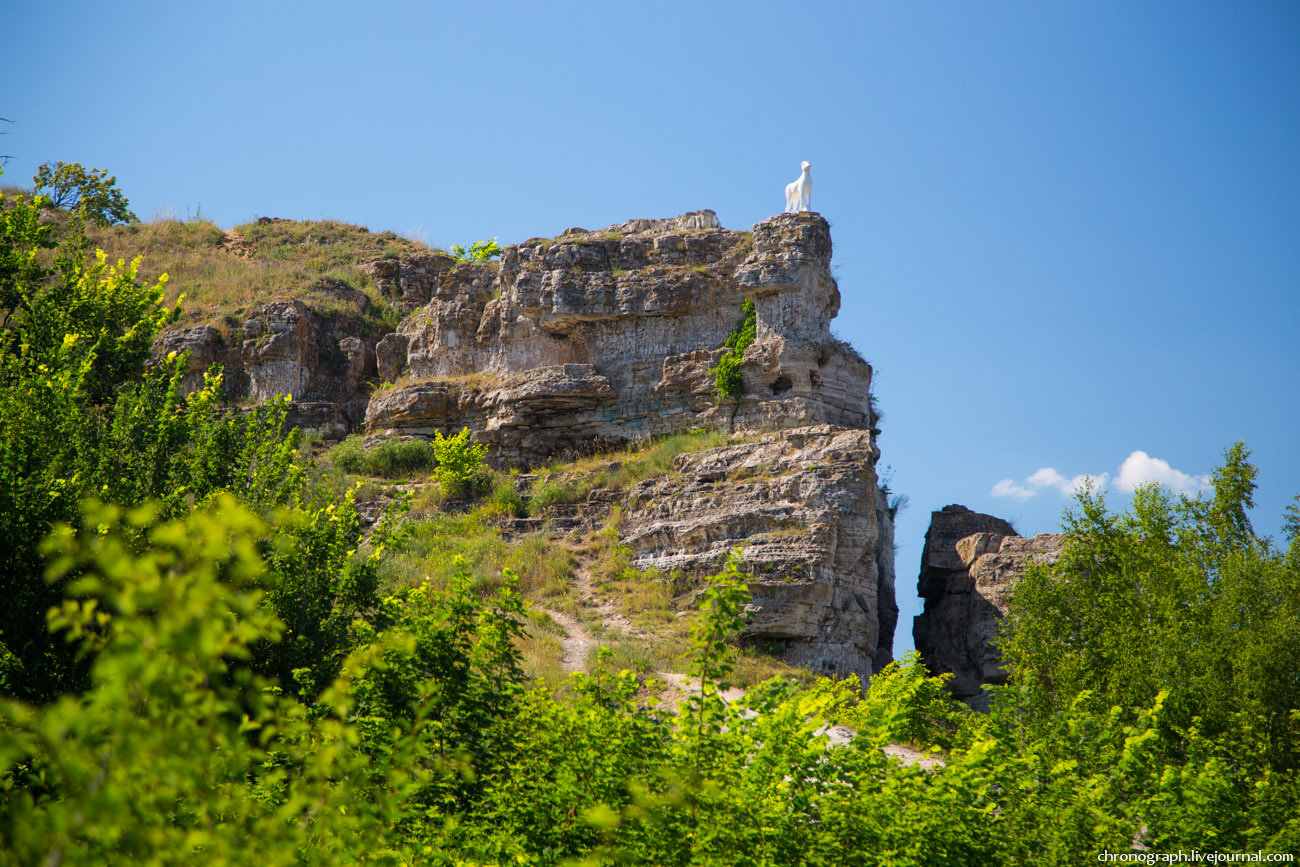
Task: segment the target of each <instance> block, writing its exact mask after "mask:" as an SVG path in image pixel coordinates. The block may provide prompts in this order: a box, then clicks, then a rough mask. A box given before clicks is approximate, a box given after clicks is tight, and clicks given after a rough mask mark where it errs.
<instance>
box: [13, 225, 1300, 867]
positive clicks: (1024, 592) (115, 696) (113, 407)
mask: <svg viewBox="0 0 1300 867" xmlns="http://www.w3.org/2000/svg"><path fill="white" fill-rule="evenodd" d="M42 219H43V217H42V215H40V214H39V213H38V212H37V209H36V208H34V207H31V206H29V205H26V204H24V203H23V202H21V201H16V202H13V203H6V206H5V208H3V209H0V229H2V231H0V292H2V293H3V296H2V297H3V303H4V304H5V310H4V320H3V321H4V327H3V328H0V385H2V386H3V387H0V434H2V435H0V523H3V524H4V526H5V527H6V528H7V539H6V542H7V544H6V545H5V546H3V547H0V596H2V597H3V598H4V599H5V600H6V602H7V604H6V605H5V606H4V607H2V608H0V779H2V780H3V786H0V855H3V858H4V860H5V861H6V863H8V862H9V861H13V862H14V863H23V864H25V863H50V864H65V863H66V864H82V863H85V864H92V863H119V862H121V863H190V862H192V861H194V860H195V859H196V858H199V859H201V860H203V861H205V862H211V863H226V864H259V865H261V864H268V863H274V864H281V863H282V864H291V863H304V862H305V863H320V864H352V863H359V862H361V863H365V862H371V863H376V864H385V865H397V864H416V863H444V864H449V865H450V864H457V865H487V864H498V865H500V864H538V865H548V867H550V865H557V867H558V865H561V864H573V863H611V864H614V863H653V864H677V865H694V864H707V865H714V864H727V865H731V864H735V865H741V864H768V865H784V864H793V863H818V864H858V863H862V864H881V865H897V864H934V863H959V864H981V865H983V864H996V865H1012V864H1024V863H1029V862H1031V861H1032V862H1038V863H1048V864H1062V865H1064V864H1076V863H1081V862H1082V861H1084V860H1090V859H1092V858H1095V857H1097V855H1098V853H1102V854H1104V853H1106V852H1111V853H1119V854H1121V855H1126V856H1130V857H1129V858H1128V859H1127V860H1151V856H1153V855H1160V856H1166V855H1168V857H1174V853H1181V852H1184V851H1185V850H1187V849H1189V848H1196V847H1211V846H1212V847H1214V851H1216V852H1217V853H1219V854H1222V853H1224V852H1237V851H1251V852H1256V853H1259V852H1268V853H1280V852H1288V851H1291V850H1293V849H1295V848H1296V847H1297V846H1300V820H1297V819H1296V816H1297V815H1298V814H1297V811H1296V809H1295V808H1296V804H1297V803H1298V802H1300V799H1298V796H1300V782H1298V778H1297V772H1296V768H1297V756H1298V755H1300V748H1297V744H1298V743H1300V732H1298V731H1297V729H1296V726H1295V720H1296V713H1297V711H1296V708H1297V706H1300V701H1298V696H1300V684H1298V683H1297V681H1296V679H1295V677H1294V673H1295V671H1296V669H1297V666H1298V665H1300V641H1298V640H1297V635H1300V631H1298V630H1297V625H1300V586H1297V583H1296V581H1297V576H1300V521H1298V520H1296V517H1297V516H1296V515H1292V516H1291V523H1290V524H1289V525H1288V526H1290V527H1291V530H1290V531H1289V536H1288V538H1287V541H1286V544H1285V546H1278V545H1275V544H1274V543H1272V542H1271V540H1267V539H1261V538H1260V537H1258V536H1257V535H1256V534H1255V533H1254V531H1253V529H1252V528H1251V526H1250V522H1249V519H1248V518H1247V515H1246V509H1247V508H1248V507H1249V505H1250V501H1251V496H1252V492H1253V490H1254V478H1255V473H1256V471H1255V469H1254V467H1253V466H1252V465H1251V464H1250V463H1249V461H1248V459H1247V458H1248V452H1247V451H1246V449H1245V448H1244V446H1242V445H1240V444H1239V445H1237V446H1234V447H1233V448H1232V449H1230V450H1229V451H1228V452H1227V453H1226V454H1225V461H1224V464H1223V466H1222V467H1221V468H1220V469H1219V470H1217V471H1216V472H1215V475H1214V477H1213V479H1212V486H1213V489H1214V496H1213V498H1206V499H1196V500H1190V499H1187V498H1181V499H1178V500H1175V499H1174V498H1172V497H1171V496H1170V495H1168V494H1167V493H1165V492H1162V491H1160V490H1159V489H1155V488H1151V489H1146V490H1143V491H1140V492H1139V493H1138V495H1137V496H1136V497H1135V507H1134V509H1133V510H1132V511H1131V512H1130V513H1126V514H1121V515H1114V514H1112V513H1110V512H1108V511H1107V509H1106V506H1105V504H1104V502H1103V501H1102V500H1101V499H1100V497H1094V498H1089V497H1085V498H1082V499H1081V500H1080V505H1079V511H1078V512H1076V513H1073V514H1071V515H1070V516H1069V517H1068V518H1067V526H1066V528H1065V529H1066V533H1065V534H1063V535H1062V536H1057V537H1051V538H1045V537H1042V536H1040V537H1035V538H1033V539H1021V538H1020V537H1018V536H1016V535H1015V534H1014V532H1013V530H1012V528H1011V527H1010V526H1009V525H1007V524H1006V523H1005V522H1003V521H1000V520H999V519H997V518H994V517H992V516H987V515H979V514H976V513H973V512H970V511H969V510H966V509H963V508H961V507H957V506H952V507H949V508H947V509H945V510H943V511H942V512H936V513H935V516H934V520H933V522H932V525H931V532H930V534H929V535H928V537H927V546H926V553H925V558H924V563H923V571H922V574H921V580H920V584H921V592H922V593H923V594H924V595H925V596H926V599H927V606H926V614H925V618H926V619H925V620H924V622H923V623H920V624H918V626H921V627H922V629H920V630H918V638H920V637H925V638H927V639H928V640H929V642H930V644H931V645H932V646H933V648H934V651H935V652H936V653H941V654H946V655H947V657H948V662H947V663H946V664H947V665H948V666H949V669H950V670H951V671H952V672H953V673H954V674H955V675H956V677H954V678H948V679H944V678H935V677H931V676H929V675H928V673H927V671H926V667H925V665H923V664H922V662H921V660H919V659H918V658H917V657H916V656H915V655H909V657H907V658H905V659H902V660H899V661H896V662H891V661H890V648H891V645H892V635H893V630H894V628H895V625H896V619H897V610H896V608H895V607H894V604H893V603H894V588H895V584H896V581H895V577H894V564H893V544H892V533H893V511H894V509H895V508H896V505H897V501H896V500H893V501H891V499H890V497H889V495H888V493H887V492H886V491H885V490H884V489H883V488H882V487H881V486H880V484H879V482H878V479H877V477H876V473H875V466H876V463H877V461H878V460H879V458H880V448H879V445H878V441H877V440H878V437H879V436H880V435H881V432H882V431H881V427H880V413H879V412H878V410H877V408H876V407H875V405H874V401H873V400H872V398H871V390H870V379H871V368H870V366H869V365H867V364H866V362H865V361H863V360H862V359H861V358H860V357H859V356H858V355H857V353H856V351H855V350H853V349H852V348H851V347H849V346H848V345H847V344H844V343H843V342H842V341H838V340H835V339H834V338H832V337H830V335H829V331H828V325H829V321H830V319H831V318H832V317H833V316H834V314H835V312H836V310H837V308H838V287H837V286H836V285H835V283H834V281H833V279H832V278H831V276H830V268H829V261H830V236H829V230H828V227H827V225H826V223H825V221H824V220H822V219H821V218H820V217H819V216H817V215H815V214H787V215H781V216H778V217H774V218H771V219H769V220H765V221H762V222H761V223H759V224H757V225H755V226H754V227H753V229H752V230H751V231H748V232H730V231H728V230H724V229H722V228H721V227H719V226H717V225H716V220H715V219H713V218H712V217H711V215H710V214H709V212H697V213H695V214H687V215H683V216H682V217H677V218H671V219H668V220H636V221H630V222H629V223H626V224H620V225H619V226H615V227H610V228H609V229H605V230H601V231H598V232H585V231H582V230H570V231H569V232H566V233H565V234H563V235H562V236H560V237H559V238H557V239H551V240H550V241H546V240H539V239H530V240H529V241H526V242H524V243H523V244H520V245H512V246H509V247H507V248H506V249H505V251H504V254H503V256H502V262H501V263H500V264H499V265H496V264H488V263H481V262H479V263H472V262H471V263H458V262H454V261H452V260H451V259H450V258H449V257H447V256H444V255H441V254H437V253H430V252H424V251H414V252H397V253H396V254H395V255H394V256H393V257H391V258H384V257H383V256H382V255H381V256H379V257H378V258H374V259H370V260H368V261H367V262H365V263H364V264H362V265H360V266H359V268H358V269H357V270H355V271H353V272H351V273H353V277H352V278H350V279H354V280H355V281H357V283H356V284H347V283H344V282H343V280H344V276H346V273H347V272H346V269H347V267H351V266H340V267H343V268H344V271H343V272H340V273H343V274H344V276H340V277H338V282H336V283H331V284H329V285H328V286H326V285H325V284H322V283H320V282H319V281H318V280H316V279H315V277H314V276H308V278H307V279H308V280H309V281H311V282H309V283H308V285H307V286H306V287H304V288H305V289H306V290H309V291H307V292H305V293H304V294H297V292H296V290H295V289H293V288H292V287H290V288H289V289H287V290H285V293H284V294H277V293H279V290H274V291H272V290H267V291H268V292H269V293H271V294H267V295H264V296H260V297H259V298H258V300H257V302H256V303H253V302H249V303H246V304H242V305H240V306H239V307H236V308H234V309H231V310H230V311H229V312H228V314H223V317H222V318H221V319H219V320H212V319H207V320H204V319H199V320H194V319H190V320H187V321H175V320H174V317H173V316H172V314H171V313H170V312H169V311H167V310H166V309H164V308H162V307H161V306H160V302H161V301H162V300H163V299H162V287H161V286H154V285H150V284H149V283H147V282H144V281H142V280H141V279H140V277H139V275H138V274H136V273H134V272H133V271H132V269H131V268H129V267H126V268H122V267H118V266H116V265H114V264H111V263H109V262H107V261H104V260H103V258H102V257H92V258H86V257H84V256H83V255H82V253H83V251H82V250H80V249H74V250H72V251H71V253H72V254H71V255H70V256H69V257H64V258H61V259H59V258H56V257H55V256H54V252H55V251H53V250H51V248H50V247H49V246H47V241H49V240H50V235H52V234H53V233H54V229H51V228H49V227H55V228H58V223H57V221H49V220H46V221H45V222H46V223H48V226H46V225H43V224H42ZM259 225H269V224H259ZM197 230H202V227H201V226H198V227H197ZM119 231H126V230H119ZM136 231H137V232H139V231H142V229H140V228H137V230H136ZM279 231H284V232H285V236H286V237H291V238H297V239H300V240H298V241H294V242H292V243H285V244H280V245H275V246H274V247H271V248H266V249H268V250H278V251H279V252H278V253H277V255H282V256H283V257H284V259H285V260H286V261H290V260H292V261H297V260H298V259H299V258H300V257H301V256H302V255H305V254H304V253H303V250H304V248H309V247H310V246H311V245H312V244H315V243H316V242H315V241H311V242H304V241H302V240H301V239H305V238H313V237H315V238H318V237H321V235H320V234H319V232H318V233H317V234H315V235H313V234H312V231H314V230H310V229H303V228H302V227H298V226H288V227H285V226H281V227H280V229H279ZM209 234H210V233H209ZM344 234H345V235H349V234H350V235H354V236H358V237H360V240H356V239H355V238H354V241H356V243H358V244H360V245H361V246H360V249H363V250H367V251H369V250H371V249H372V248H371V247H369V246H367V245H369V244H370V243H371V241H370V240H369V239H367V238H366V237H365V233H363V232H361V231H360V230H349V231H347V232H344ZM337 243H339V244H346V243H352V242H345V241H338V242H337ZM280 247H286V248H290V249H285V250H280V249H279V248H280ZM292 250H297V251H298V252H296V253H293V252H291V251H292ZM655 251H658V252H655ZM187 255H188V254H187ZM205 255H206V254H205ZM222 255H226V254H222ZM262 255H265V256H268V257H269V256H270V255H271V252H269V251H268V252H264V253H263V254H262ZM367 255H369V253H368V252H367ZM181 258H184V257H181ZM339 261H342V258H340V260H339ZM214 267H215V266H214ZM277 267H278V266H277ZM200 273H201V271H200ZM313 274H314V272H313ZM356 274H361V275H370V277H371V278H372V279H373V281H374V282H373V285H365V286H364V287H363V288H358V286H359V285H360V284H362V283H364V280H363V278H362V277H357V276H355V275H356ZM223 279H224V278H223ZM291 282H292V281H291ZM221 283H222V280H214V281H213V284H212V285H221ZM171 288H173V289H176V288H183V287H171ZM369 292H373V293H376V295H377V299H376V300H372V299H371V296H370V294H368V293H369ZM212 297H214V298H215V297H218V296H217V295H216V294H214V295H213V296H212ZM385 300H386V302H387V303H388V305H389V306H388V307H381V302H384V301H385ZM213 309H216V308H213ZM375 310H386V311H392V314H391V315H390V314H388V313H385V314H384V315H375V314H374V312H373V311H375ZM227 315H228V316H230V317H233V321H227V320H226V318H225V317H226V316H227ZM393 320H396V321H395V323H394V321H393ZM169 326H170V330H168V328H169ZM212 362H215V363H216V364H217V365H219V366H218V367H215V368H213V369H212V370H209V369H208V367H207V365H208V364H209V363H212ZM381 365H382V368H383V369H385V370H391V371H395V376H394V377H393V379H386V380H381V379H380V369H381ZM223 368H224V369H223ZM217 370H222V373H221V376H220V377H218V376H215V375H213V373H214V372H215V371H217ZM995 635H996V638H997V641H998V642H999V643H998V650H999V653H998V654H993V653H991V652H990V646H989V639H990V637H991V636H995ZM773 675H775V676H773ZM1008 680H1009V685H1004V686H995V687H993V688H992V689H987V688H982V687H987V684H988V683H990V682H993V683H999V682H1003V681H1008ZM950 690H951V691H955V692H956V694H957V695H958V696H960V697H961V698H963V699H965V700H966V701H967V702H968V703H969V704H971V705H977V706H983V707H987V710H988V713H987V714H981V713H975V712H974V711H972V710H971V709H970V708H968V707H967V706H965V705H962V704H960V703H958V702H956V701H954V700H953V699H952V697H951V695H950ZM250 840H255V841H257V845H256V846H250V844H249V841H250ZM1201 851H1208V850H1207V849H1205V848H1202V849H1201ZM1180 860H1182V859H1181V858H1180ZM1216 860H1217V859H1216Z"/></svg>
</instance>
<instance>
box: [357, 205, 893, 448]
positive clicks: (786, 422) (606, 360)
mask: <svg viewBox="0 0 1300 867" xmlns="http://www.w3.org/2000/svg"><path fill="white" fill-rule="evenodd" d="M830 257H831V239H830V230H829V227H828V225H827V223H826V221H825V220H824V219H822V218H821V216H819V215H817V214H811V213H803V214H783V215H780V216H776V217H772V218H771V219H768V220H765V221H763V222H761V223H758V224H757V225H755V226H754V228H753V231H752V232H739V231H727V230H724V229H722V228H720V227H719V226H718V223H717V217H716V216H715V215H714V214H713V212H711V211H700V212H695V213H692V214H685V215H683V216H681V217H676V218H673V219H669V220H633V221H630V222H627V223H623V224H620V225H616V226H611V227H609V228H607V229H603V230H600V231H598V232H584V231H583V230H581V229H570V230H568V231H567V232H565V233H564V234H563V235H562V236H560V237H559V238H557V239H554V240H542V239H531V240H529V241H525V242H524V243H522V244H516V245H512V246H509V247H507V248H506V249H505V252H504V254H503V255H502V257H501V261H500V263H499V264H493V263H463V264H451V265H448V264H447V263H444V262H442V261H440V260H439V261H433V260H430V259H429V257H415V258H413V259H403V260H400V261H397V262H396V263H394V261H393V260H381V261H379V262H375V263H372V264H371V270H372V273H373V274H374V276H375V279H376V281H377V283H379V285H380V286H381V288H383V289H384V291H386V292H389V293H391V294H392V295H393V296H394V297H396V298H399V299H401V300H402V301H403V303H409V304H411V305H416V304H420V305H421V306H419V307H418V308H416V307H414V306H413V307H412V309H413V312H412V314H411V315H410V316H408V317H407V318H406V319H405V320H403V322H402V323H401V324H400V325H399V326H398V329H397V332H396V333H395V334H392V335H389V336H387V337H385V338H384V339H383V341H381V343H380V345H379V346H378V347H377V357H378V366H379V369H380V375H381V376H383V377H384V379H385V380H387V381H393V382H396V387H395V388H392V389H388V390H385V391H383V392H381V393H380V394H378V395H377V396H376V397H375V398H374V399H373V400H372V401H371V402H370V405H369V408H368V409H367V412H366V426H367V429H368V431H369V432H370V433H371V434H372V435H376V436H386V435H412V434H414V435H424V436H428V435H431V434H432V433H433V432H434V431H443V432H447V433H450V432H454V431H457V430H459V429H460V428H461V427H464V426H468V427H470V428H471V430H473V431H474V433H475V436H476V438H478V439H480V440H482V441H486V442H488V443H489V444H490V445H491V446H492V447H493V455H494V459H495V460H497V461H498V462H499V463H503V464H515V465H528V464H533V463H536V462H538V461H541V460H544V459H546V458H548V457H551V456H553V455H557V454H564V453H573V452H577V451H581V450H584V449H593V448H597V447H600V446H613V445H618V444H621V443H626V442H629V441H634V440H638V439H644V438H646V437H649V436H653V435H656V434H663V433H670V432H676V431H683V430H689V429H692V428H699V427H717V426H722V427H728V428H731V429H762V428H767V429H772V428H788V427H796V426H801V425H809V424H823V423H828V424H834V425H839V426H843V427H851V428H861V429H868V430H869V429H871V428H872V427H873V424H874V418H873V416H872V410H871V407H870V402H869V398H868V392H869V389H870V382H871V368H870V366H869V365H867V364H866V362H864V361H863V360H862V359H861V358H860V357H859V356H858V354H857V353H856V352H855V351H854V350H853V349H852V348H851V347H849V346H848V345H847V344H845V343H843V342H841V341H839V340H836V339H835V338H833V337H832V336H831V335H830V331H829V323H830V320H831V319H832V318H833V317H834V316H835V314H836V312H837V311H838V310H839V303H840V298H839V290H838V288H837V287H836V285H835V281H834V279H832V277H831V275H830ZM426 298H427V301H426V300H424V299H426ZM746 298H748V299H751V300H752V301H753V302H754V305H755V309H756V339H755V341H754V343H753V344H752V345H751V346H750V347H749V349H748V350H747V351H746V352H745V355H744V365H743V370H742V373H743V379H744V388H743V394H742V395H741V397H740V399H739V400H734V399H732V400H726V401H723V402H721V403H719V402H718V401H717V400H716V396H715V388H714V383H713V374H712V368H713V367H714V366H716V364H717V362H718V360H719V359H720V358H721V357H722V352H721V349H720V347H721V346H722V345H723V343H724V341H725V340H726V338H727V335H728V334H729V333H730V332H731V331H732V330H733V329H734V328H735V327H736V325H737V321H738V319H739V318H740V316H741V305H742V302H743V301H744V299H746ZM390 377H392V378H391V379H390ZM399 377H400V378H399Z"/></svg>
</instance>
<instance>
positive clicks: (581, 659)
mask: <svg viewBox="0 0 1300 867" xmlns="http://www.w3.org/2000/svg"><path fill="white" fill-rule="evenodd" d="M538 610H540V611H544V612H545V613H546V614H547V615H548V616H549V617H550V618H551V619H552V620H554V621H555V622H556V623H558V624H559V626H560V628H561V629H563V630H564V636H563V637H562V638H561V639H560V647H561V648H562V649H563V651H564V670H565V671H586V669H587V656H588V655H589V654H590V653H591V649H592V648H593V647H597V646H599V644H600V642H598V641H596V639H595V638H593V637H592V636H591V633H589V632H587V630H586V629H585V628H584V627H583V625H582V624H581V623H579V622H578V621H577V620H576V619H575V618H573V617H570V616H569V615H568V614H565V613H564V612H563V611H556V610H555V609H553V608H539V609H538Z"/></svg>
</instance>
